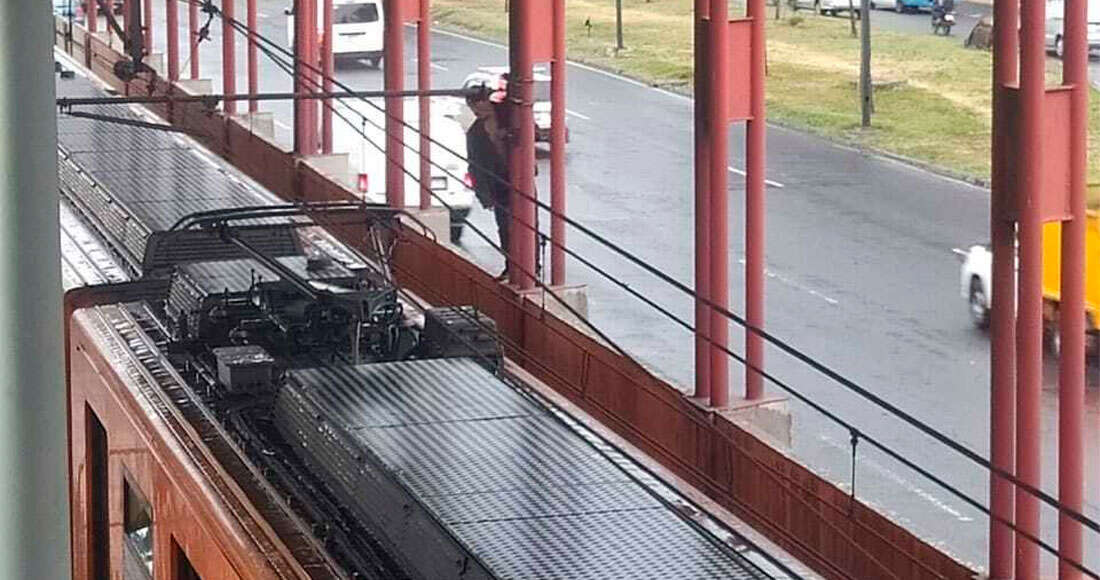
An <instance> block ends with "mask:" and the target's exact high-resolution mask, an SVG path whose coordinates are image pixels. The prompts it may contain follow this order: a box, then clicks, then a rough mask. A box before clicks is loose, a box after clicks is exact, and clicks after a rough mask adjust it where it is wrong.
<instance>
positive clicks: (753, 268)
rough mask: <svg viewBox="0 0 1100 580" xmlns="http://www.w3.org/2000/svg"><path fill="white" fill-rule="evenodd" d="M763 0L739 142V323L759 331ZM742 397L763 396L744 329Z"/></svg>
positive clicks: (757, 5) (750, 337) (751, 8)
mask: <svg viewBox="0 0 1100 580" xmlns="http://www.w3.org/2000/svg"><path fill="white" fill-rule="evenodd" d="M766 11H767V6H766V4H765V0H749V3H748V12H747V15H748V17H749V18H751V19H752V40H751V43H752V45H751V56H750V58H751V64H750V65H749V86H750V89H749V90H750V91H751V96H750V99H749V108H750V114H751V115H752V118H751V119H749V121H748V126H747V127H746V139H747V143H746V144H745V321H746V322H748V326H750V327H755V328H758V329H761V330H763V328H764V244H765V238H764V225H765V220H766V217H767V212H766V207H765V203H766V199H765V194H766V192H767V190H766V184H765V182H764V178H765V172H766V171H767V162H766V159H767V134H768V125H767V118H766V117H767V112H766V109H765V104H764V83H765V82H766V81H765V78H764V60H765V49H764V47H765V43H764V22H765V21H766V20H767V14H766ZM745 358H746V359H747V360H748V366H749V367H752V368H746V369H745V398H746V399H748V400H750V401H752V400H758V399H761V398H763V396H764V376H763V375H762V374H760V372H758V371H755V370H753V368H756V369H761V370H763V368H764V338H763V337H762V336H760V334H758V333H757V332H753V331H751V330H748V329H746V330H745Z"/></svg>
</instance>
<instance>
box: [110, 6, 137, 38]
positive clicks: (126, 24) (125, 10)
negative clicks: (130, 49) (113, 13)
mask: <svg viewBox="0 0 1100 580" xmlns="http://www.w3.org/2000/svg"><path fill="white" fill-rule="evenodd" d="M140 1H141V0H122V31H123V32H124V33H125V34H126V36H127V37H128V36H130V30H131V28H130V15H131V14H132V11H131V6H130V3H131V2H140ZM108 6H109V7H111V4H110V3H108ZM112 9H113V7H112Z"/></svg>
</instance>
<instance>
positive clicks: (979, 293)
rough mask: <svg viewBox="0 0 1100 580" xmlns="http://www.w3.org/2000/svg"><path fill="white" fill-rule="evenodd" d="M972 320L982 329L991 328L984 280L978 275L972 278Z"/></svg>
mask: <svg viewBox="0 0 1100 580" xmlns="http://www.w3.org/2000/svg"><path fill="white" fill-rule="evenodd" d="M970 320H971V322H973V323H974V326H976V327H977V328H979V329H981V330H985V329H986V328H989V304H988V302H987V301H986V299H985V290H983V289H982V281H981V279H980V278H978V277H977V276H974V277H973V278H971V279H970Z"/></svg>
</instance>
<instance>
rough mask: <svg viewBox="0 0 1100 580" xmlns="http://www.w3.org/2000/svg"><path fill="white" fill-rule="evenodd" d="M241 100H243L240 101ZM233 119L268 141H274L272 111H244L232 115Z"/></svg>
mask: <svg viewBox="0 0 1100 580" xmlns="http://www.w3.org/2000/svg"><path fill="white" fill-rule="evenodd" d="M242 102H243V101H242ZM233 120H234V121H235V122H236V123H237V124H239V125H240V126H242V127H244V128H245V129H248V130H249V132H250V133H252V134H254V135H259V136H260V137H263V138H264V139H267V140H268V141H272V142H274V141H275V115H274V114H273V113H244V114H243V115H234V116H233Z"/></svg>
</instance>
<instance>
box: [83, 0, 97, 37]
mask: <svg viewBox="0 0 1100 580" xmlns="http://www.w3.org/2000/svg"><path fill="white" fill-rule="evenodd" d="M84 26H85V27H87V29H88V32H91V33H93V34H94V33H96V32H99V0H88V9H87V10H85V11H84Z"/></svg>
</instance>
